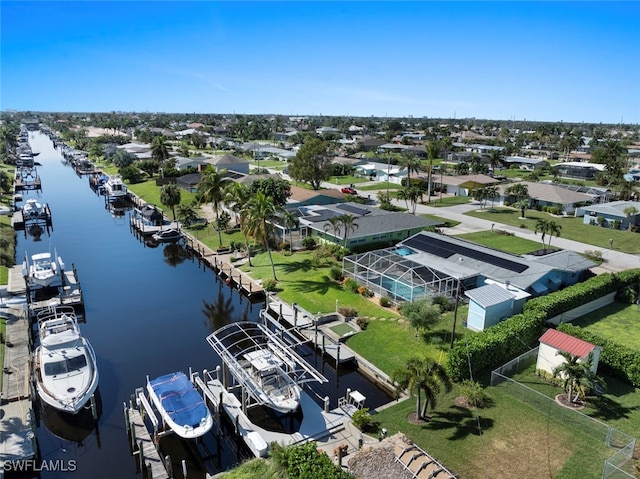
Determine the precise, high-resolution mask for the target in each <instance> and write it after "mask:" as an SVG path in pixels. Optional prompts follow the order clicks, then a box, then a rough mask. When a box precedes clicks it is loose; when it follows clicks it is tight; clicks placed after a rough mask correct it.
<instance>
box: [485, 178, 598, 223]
mask: <svg viewBox="0 0 640 479" xmlns="http://www.w3.org/2000/svg"><path fill="white" fill-rule="evenodd" d="M514 184H523V185H525V186H526V187H527V191H528V193H529V208H532V209H542V208H544V207H550V208H559V209H560V211H561V212H562V213H563V214H565V215H572V214H574V213H575V211H576V208H578V207H579V206H582V205H585V204H591V203H593V202H594V198H593V196H592V195H588V194H586V193H580V192H578V191H573V190H569V189H566V188H562V187H560V186H557V185H554V184H550V183H536V182H533V181H520V182H518V183H510V184H504V185H499V186H498V191H499V193H500V198H499V199H498V201H497V203H498V204H504V203H505V201H507V202H508V201H510V199H511V198H510V197H509V196H507V195H505V191H506V190H507V188H509V187H510V186H513V185H514Z"/></svg>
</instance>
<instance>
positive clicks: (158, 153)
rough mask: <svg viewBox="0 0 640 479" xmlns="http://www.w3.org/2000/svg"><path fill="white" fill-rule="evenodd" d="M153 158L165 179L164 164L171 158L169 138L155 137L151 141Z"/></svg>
mask: <svg viewBox="0 0 640 479" xmlns="http://www.w3.org/2000/svg"><path fill="white" fill-rule="evenodd" d="M151 157H152V158H153V159H154V160H156V161H157V162H158V164H159V165H160V168H162V170H161V171H162V177H163V178H164V162H165V160H167V159H168V158H169V147H168V146H167V138H166V137H165V136H164V135H158V136H154V137H153V140H152V141H151Z"/></svg>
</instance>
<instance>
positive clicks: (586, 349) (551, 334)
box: [536, 329, 602, 374]
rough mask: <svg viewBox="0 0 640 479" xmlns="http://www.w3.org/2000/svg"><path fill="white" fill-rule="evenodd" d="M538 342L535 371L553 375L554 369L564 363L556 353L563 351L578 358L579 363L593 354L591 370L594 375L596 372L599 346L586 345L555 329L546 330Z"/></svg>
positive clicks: (585, 342)
mask: <svg viewBox="0 0 640 479" xmlns="http://www.w3.org/2000/svg"><path fill="white" fill-rule="evenodd" d="M539 341H540V348H539V349H538V362H537V364H536V368H537V369H541V370H543V371H546V372H548V373H550V374H553V371H554V369H555V368H557V367H558V366H559V365H560V364H562V363H563V362H564V358H563V357H562V356H560V355H559V354H558V352H559V351H564V352H567V353H570V354H573V355H574V356H578V357H579V358H580V360H581V361H583V360H585V359H587V357H588V356H589V354H593V363H592V365H591V370H592V371H593V372H594V373H596V372H597V370H598V361H599V360H600V352H601V350H602V348H600V346H596V345H595V344H591V343H588V342H587V341H583V340H582V339H578V338H576V337H575V336H571V335H570V334H567V333H563V332H562V331H558V330H557V329H547V331H545V333H544V334H543V335H542V336H541V337H540V339H539Z"/></svg>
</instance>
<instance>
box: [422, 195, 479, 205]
mask: <svg viewBox="0 0 640 479" xmlns="http://www.w3.org/2000/svg"><path fill="white" fill-rule="evenodd" d="M470 201H471V198H470V197H469V196H443V197H442V199H440V197H439V196H438V194H437V193H434V194H433V196H431V203H428V205H429V206H433V207H436V208H440V207H442V206H455V205H466V204H467V203H469V202H470Z"/></svg>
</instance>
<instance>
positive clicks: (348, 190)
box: [340, 186, 358, 195]
mask: <svg viewBox="0 0 640 479" xmlns="http://www.w3.org/2000/svg"><path fill="white" fill-rule="evenodd" d="M340 191H342V192H343V193H344V194H346V195H357V194H358V192H357V191H356V190H355V189H354V188H351V187H350V186H345V187H344V188H342V189H341V190H340Z"/></svg>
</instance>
